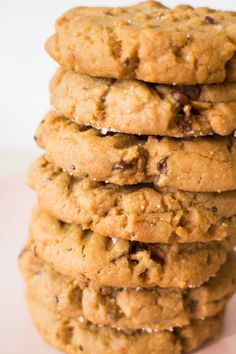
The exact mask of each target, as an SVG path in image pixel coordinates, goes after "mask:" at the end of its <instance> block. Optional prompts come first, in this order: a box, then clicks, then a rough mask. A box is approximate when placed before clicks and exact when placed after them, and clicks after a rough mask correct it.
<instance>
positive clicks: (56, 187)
mask: <svg viewBox="0 0 236 354" xmlns="http://www.w3.org/2000/svg"><path fill="white" fill-rule="evenodd" d="M29 184H30V186H31V187H32V188H34V189H35V190H36V192H37V195H38V199H39V202H40V204H41V205H42V206H43V208H44V210H46V211H47V212H48V213H50V214H52V215H54V216H55V217H56V218H58V219H60V220H63V221H65V222H67V223H74V224H81V226H82V227H83V229H92V230H93V231H95V232H97V233H99V234H101V235H102V236H111V235H112V236H115V237H118V238H123V239H127V240H131V241H142V242H152V243H155V242H162V243H172V242H180V243H192V242H209V241H212V240H221V239H224V238H225V237H227V236H230V235H232V234H236V192H235V191H232V192H224V193H190V192H181V191H177V190H171V189H156V188H154V187H153V185H148V184H147V185H145V186H143V185H136V186H125V187H120V186H116V185H114V184H104V183H99V182H93V181H90V180H88V179H86V178H83V179H75V178H74V177H72V176H70V175H68V174H67V173H65V172H62V171H61V170H60V169H58V168H55V167H54V166H53V165H52V164H50V163H49V162H47V160H45V158H44V157H41V158H39V159H38V160H37V161H36V162H34V163H33V164H32V166H31V168H30V172H29Z"/></svg>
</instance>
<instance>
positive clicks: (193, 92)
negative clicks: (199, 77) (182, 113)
mask: <svg viewBox="0 0 236 354" xmlns="http://www.w3.org/2000/svg"><path fill="white" fill-rule="evenodd" d="M175 91H178V92H180V93H183V94H184V95H185V96H187V97H188V98H189V99H190V100H194V101H196V100H197V99H198V98H199V96H200V93H201V88H200V87H199V86H197V85H195V86H193V85H179V86H177V87H176V88H175Z"/></svg>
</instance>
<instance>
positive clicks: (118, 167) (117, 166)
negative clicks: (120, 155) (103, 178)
mask: <svg viewBox="0 0 236 354" xmlns="http://www.w3.org/2000/svg"><path fill="white" fill-rule="evenodd" d="M130 167H131V164H130V163H127V162H124V161H120V162H116V163H115V164H114V165H113V166H112V171H114V170H126V169H127V168H130Z"/></svg>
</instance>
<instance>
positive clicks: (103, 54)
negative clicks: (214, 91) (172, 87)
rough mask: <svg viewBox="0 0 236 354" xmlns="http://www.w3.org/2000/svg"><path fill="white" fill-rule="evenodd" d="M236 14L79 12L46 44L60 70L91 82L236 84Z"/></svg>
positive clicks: (158, 8) (157, 9)
mask: <svg viewBox="0 0 236 354" xmlns="http://www.w3.org/2000/svg"><path fill="white" fill-rule="evenodd" d="M235 19H236V15H235V13H234V12H223V11H214V10H211V9H207V8H199V9H194V8H192V7H191V6H177V7H175V8H173V9H169V8H167V7H165V6H163V5H162V4H160V3H159V2H155V1H147V2H144V3H140V4H138V5H136V6H131V7H126V8H92V7H90V8H89V7H79V8H75V9H72V10H70V11H68V12H67V13H65V14H64V15H63V16H62V17H61V18H59V19H58V20H57V22H56V31H55V34H54V35H53V36H52V37H50V39H49V40H48V41H47V43H46V49H47V51H48V53H49V54H50V55H51V56H52V57H53V58H54V59H55V60H56V61H57V62H58V63H59V64H61V65H62V66H65V67H67V68H72V69H73V70H75V71H78V72H82V73H85V74H88V75H92V76H99V77H108V78H137V79H139V80H143V81H148V82H158V83H165V84H173V83H177V84H202V83H218V82H222V81H224V80H225V78H226V77H231V79H235V72H234V68H235V65H234V61H235V57H234V54H235V52H236V41H235V33H236V25H235Z"/></svg>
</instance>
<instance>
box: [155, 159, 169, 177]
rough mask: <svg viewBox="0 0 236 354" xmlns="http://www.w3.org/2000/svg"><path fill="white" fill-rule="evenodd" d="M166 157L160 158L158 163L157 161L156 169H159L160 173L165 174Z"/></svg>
mask: <svg viewBox="0 0 236 354" xmlns="http://www.w3.org/2000/svg"><path fill="white" fill-rule="evenodd" d="M166 160H167V157H165V158H164V159H161V160H160V161H159V162H158V163H157V169H158V171H160V173H162V174H164V175H166V174H167V162H166Z"/></svg>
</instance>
